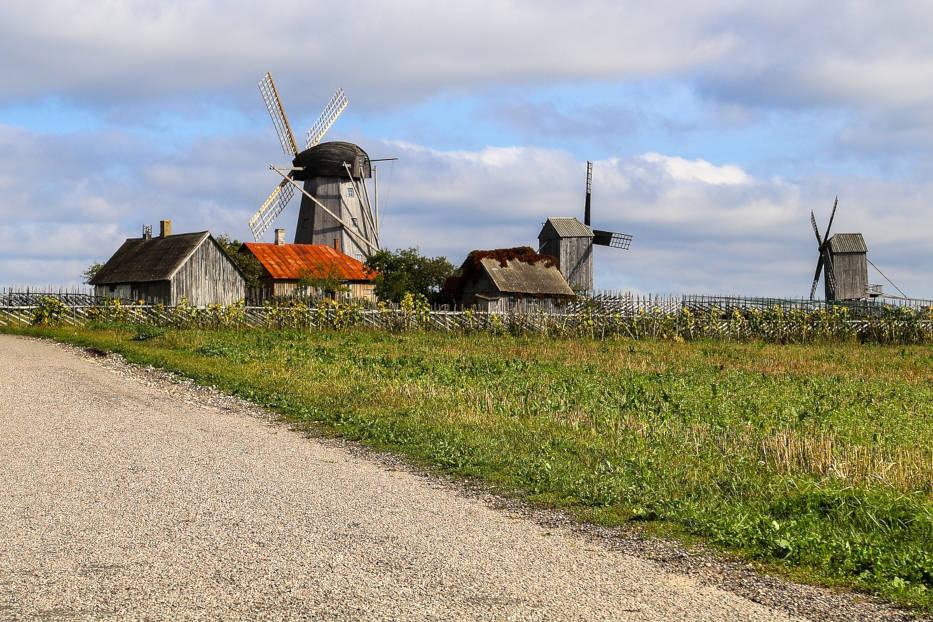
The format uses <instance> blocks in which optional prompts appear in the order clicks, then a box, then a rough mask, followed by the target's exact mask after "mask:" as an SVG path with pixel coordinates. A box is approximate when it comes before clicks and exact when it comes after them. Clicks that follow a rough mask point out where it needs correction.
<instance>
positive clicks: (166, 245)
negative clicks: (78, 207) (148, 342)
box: [91, 231, 239, 285]
mask: <svg viewBox="0 0 933 622" xmlns="http://www.w3.org/2000/svg"><path fill="white" fill-rule="evenodd" d="M209 237H210V232H208V231H199V232H197V233H179V234H178V235H169V236H166V237H164V238H162V237H157V238H149V239H146V238H130V239H128V240H127V241H126V242H124V243H123V246H121V247H120V248H118V249H117V252H115V253H114V254H113V257H111V258H110V259H109V260H108V261H107V263H105V264H104V265H103V267H102V268H101V269H100V271H99V272H98V273H97V275H96V276H95V277H94V278H93V279H91V284H92V285H111V284H115V283H143V282H146V281H167V280H170V279H171V278H172V276H174V274H175V272H176V271H177V270H178V269H179V268H180V267H181V266H182V264H184V263H185V261H187V259H188V257H190V256H191V255H192V254H193V253H194V251H195V250H196V249H197V248H198V247H199V246H200V245H201V243H203V242H204V240H206V239H207V238H209ZM221 252H222V251H221ZM238 269H239V268H238Z"/></svg>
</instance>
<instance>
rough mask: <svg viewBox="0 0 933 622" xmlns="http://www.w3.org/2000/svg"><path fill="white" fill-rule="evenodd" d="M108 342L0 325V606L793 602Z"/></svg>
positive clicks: (667, 606)
mask: <svg viewBox="0 0 933 622" xmlns="http://www.w3.org/2000/svg"><path fill="white" fill-rule="evenodd" d="M115 358H116V357H113V356H110V357H101V358H96V359H95V357H94V356H92V355H90V354H87V353H83V352H82V351H78V350H76V349H72V348H67V347H64V346H60V345H56V344H52V343H48V342H42V341H37V340H29V339H23V338H17V337H10V336H3V335H0V619H11V620H19V619H67V620H73V619H138V618H146V619H218V618H222V619H250V620H253V619H323V620H330V619H335V620H336V619H339V620H354V619H366V620H454V619H465V620H471V619H473V620H545V619H547V620H551V619H553V620H603V619H606V620H609V619H611V620H691V621H699V620H713V621H716V622H725V621H727V620H775V621H777V620H795V619H804V618H802V617H795V616H794V615H792V614H791V613H790V612H792V611H800V610H801V609H800V608H799V607H796V608H795V607H791V606H788V603H786V602H785V603H784V605H785V606H783V607H769V606H765V605H762V604H759V603H756V602H754V601H753V600H752V599H751V598H749V597H746V596H743V595H740V594H739V593H736V591H735V590H726V589H721V588H719V587H716V586H714V585H710V583H709V581H703V580H700V579H698V578H696V577H692V576H690V575H688V574H684V573H681V572H677V571H675V570H674V569H672V568H671V567H670V566H666V565H665V564H664V563H660V562H657V561H652V560H650V559H645V557H644V556H643V555H633V554H629V553H627V552H626V551H624V550H618V549H619V548H620V547H619V546H612V545H610V544H608V543H605V542H603V541H601V540H600V539H599V538H593V537H586V536H583V535H580V534H579V533H575V532H574V531H573V529H571V528H568V527H562V526H560V525H557V526H555V527H548V526H547V525H542V524H541V522H540V521H536V520H533V519H532V518H530V517H529V516H527V515H526V514H525V513H522V512H521V511H518V510H516V509H515V508H514V507H513V508H509V507H507V506H506V507H493V506H492V505H491V504H490V503H489V502H488V501H484V499H483V498H482V496H481V495H471V494H467V493H464V492H463V491H458V490H457V489H456V487H452V486H451V485H450V484H449V483H446V482H444V481H443V480H440V479H438V478H433V477H429V476H425V475H423V474H419V473H417V472H415V471H413V470H411V469H405V468H395V469H393V468H391V466H390V464H389V463H388V462H386V461H380V460H378V459H373V458H371V457H367V456H366V455H365V452H360V451H358V450H352V448H347V447H342V446H340V444H339V443H335V442H332V441H322V440H318V439H314V438H307V437H306V436H305V435H304V434H300V433H297V432H294V431H290V430H289V429H287V428H286V427H285V426H283V425H282V424H277V423H274V422H271V421H270V420H269V419H268V418H266V419H264V418H263V417H262V416H261V415H259V416H257V413H256V411H255V409H253V410H252V411H251V410H250V409H249V408H248V407H247V406H246V405H244V404H243V403H241V402H238V401H237V400H233V399H232V398H228V399H227V400H224V399H219V398H218V399H213V398H211V399H207V398H204V395H203V393H202V392H199V391H198V390H196V388H193V387H192V386H191V385H190V383H187V382H181V381H177V380H175V381H172V380H170V379H168V380H166V379H165V378H166V377H167V376H166V375H165V374H162V376H158V374H153V373H152V372H150V373H148V374H147V373H146V371H145V370H138V369H135V368H133V367H131V366H128V365H126V364H124V363H120V362H119V361H118V360H117V361H115ZM159 378H162V379H161V380H160V379H159ZM621 548H624V547H621ZM807 589H811V588H807ZM845 598H849V597H848V596H846V597H845ZM845 602H846V603H849V601H845ZM850 604H851V607H852V609H851V611H849V612H848V613H846V612H845V611H842V609H844V608H840V607H839V606H838V605H834V606H832V607H831V609H833V610H834V611H835V612H836V613H840V611H842V613H843V614H844V615H843V617H840V618H838V619H872V618H874V617H875V616H876V614H878V611H881V610H880V609H872V608H868V609H864V610H859V607H863V606H864V607H875V605H868V604H860V603H859V602H857V601H856V600H852V601H851V603H850ZM804 611H805V608H804ZM885 611H886V610H885ZM888 613H890V615H892V616H899V614H898V613H897V612H888ZM866 616H867V617H866ZM809 617H811V616H810V615H807V618H809ZM817 617H819V616H817Z"/></svg>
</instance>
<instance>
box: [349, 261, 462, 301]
mask: <svg viewBox="0 0 933 622" xmlns="http://www.w3.org/2000/svg"><path fill="white" fill-rule="evenodd" d="M366 266H367V267H368V268H371V269H373V270H376V271H378V272H379V276H377V277H376V281H375V285H376V296H377V297H379V299H380V300H391V301H392V302H399V301H401V299H402V297H403V296H405V294H407V293H411V294H422V295H424V296H425V297H426V298H427V299H428V300H430V301H431V302H438V301H439V300H440V299H441V297H442V290H443V287H444V281H445V280H446V279H447V277H449V276H450V275H452V274H453V273H454V267H453V265H451V263H450V262H449V261H447V258H446V257H424V256H423V255H421V254H420V253H419V252H418V249H417V248H408V249H404V250H403V249H397V250H396V251H395V252H394V253H393V252H392V251H389V250H381V251H377V252H375V253H373V254H372V255H371V256H370V257H369V259H367V260H366Z"/></svg>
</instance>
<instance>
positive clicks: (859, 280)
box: [833, 253, 868, 300]
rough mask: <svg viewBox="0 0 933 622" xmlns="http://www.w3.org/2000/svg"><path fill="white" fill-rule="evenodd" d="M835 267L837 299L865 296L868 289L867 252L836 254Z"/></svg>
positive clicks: (834, 257) (834, 258)
mask: <svg viewBox="0 0 933 622" xmlns="http://www.w3.org/2000/svg"><path fill="white" fill-rule="evenodd" d="M833 268H834V270H833V274H835V276H836V299H837V300H851V299H855V298H864V297H865V292H866V290H867V289H868V258H867V256H866V255H865V253H838V254H835V255H833Z"/></svg>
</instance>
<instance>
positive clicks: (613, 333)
mask: <svg viewBox="0 0 933 622" xmlns="http://www.w3.org/2000/svg"><path fill="white" fill-rule="evenodd" d="M42 322H49V323H55V324H64V325H73V326H83V325H87V324H89V323H91V322H118V323H120V324H124V325H126V324H129V325H138V326H144V325H153V326H162V327H175V328H220V327H229V328H267V329H282V328H294V329H313V328H327V329H337V330H341V329H347V328H350V327H369V328H374V329H380V330H388V331H406V330H439V331H444V332H454V331H462V332H473V331H481V332H489V333H495V334H498V333H511V334H544V335H560V336H569V337H573V336H578V337H595V338H610V337H627V338H632V339H642V338H660V339H670V340H673V341H687V340H695V339H703V338H710V339H726V340H740V341H744V340H753V339H761V340H765V341H771V342H778V343H809V342H813V341H819V340H835V341H852V340H857V341H865V342H872V343H893V344H914V343H923V344H928V343H931V342H933V321H931V316H930V315H929V314H922V313H917V312H915V311H912V310H908V311H906V312H904V311H903V310H902V311H895V312H892V313H888V314H886V315H884V316H866V317H851V316H849V315H848V314H847V313H845V312H842V311H840V310H839V309H836V310H833V311H832V312H827V311H825V310H822V311H811V312H809V313H804V312H799V311H791V312H784V311H783V309H781V308H780V307H776V308H771V309H765V310H763V311H758V310H752V311H749V312H748V313H746V314H744V315H743V314H741V313H733V314H731V315H728V314H723V313H721V312H720V310H718V308H717V309H716V310H714V311H710V312H706V313H693V312H691V311H689V309H686V310H683V309H682V310H681V311H680V312H676V313H661V312H660V310H659V309H656V310H651V311H646V310H645V309H640V310H639V311H638V312H637V313H636V314H634V315H628V316H626V315H622V314H621V313H615V312H607V311H605V310H600V309H598V308H594V307H587V308H583V309H581V310H579V311H577V312H574V313H562V314H555V313H543V312H535V313H510V314H503V313H486V312H475V311H438V310H429V309H427V308H422V309H414V310H412V309H408V310H404V309H363V308H361V307H358V306H354V305H323V306H321V307H317V308H313V307H307V306H303V305H294V306H279V307H276V306H263V307H243V306H236V305H235V306H229V307H223V306H220V305H216V306H211V307H207V308H194V307H187V306H184V307H163V306H162V305H129V306H123V305H118V304H112V303H111V304H108V305H103V306H99V305H97V306H87V305H64V304H60V303H57V304H53V305H50V304H46V305H28V306H3V307H0V326H10V325H24V324H32V323H42Z"/></svg>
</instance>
